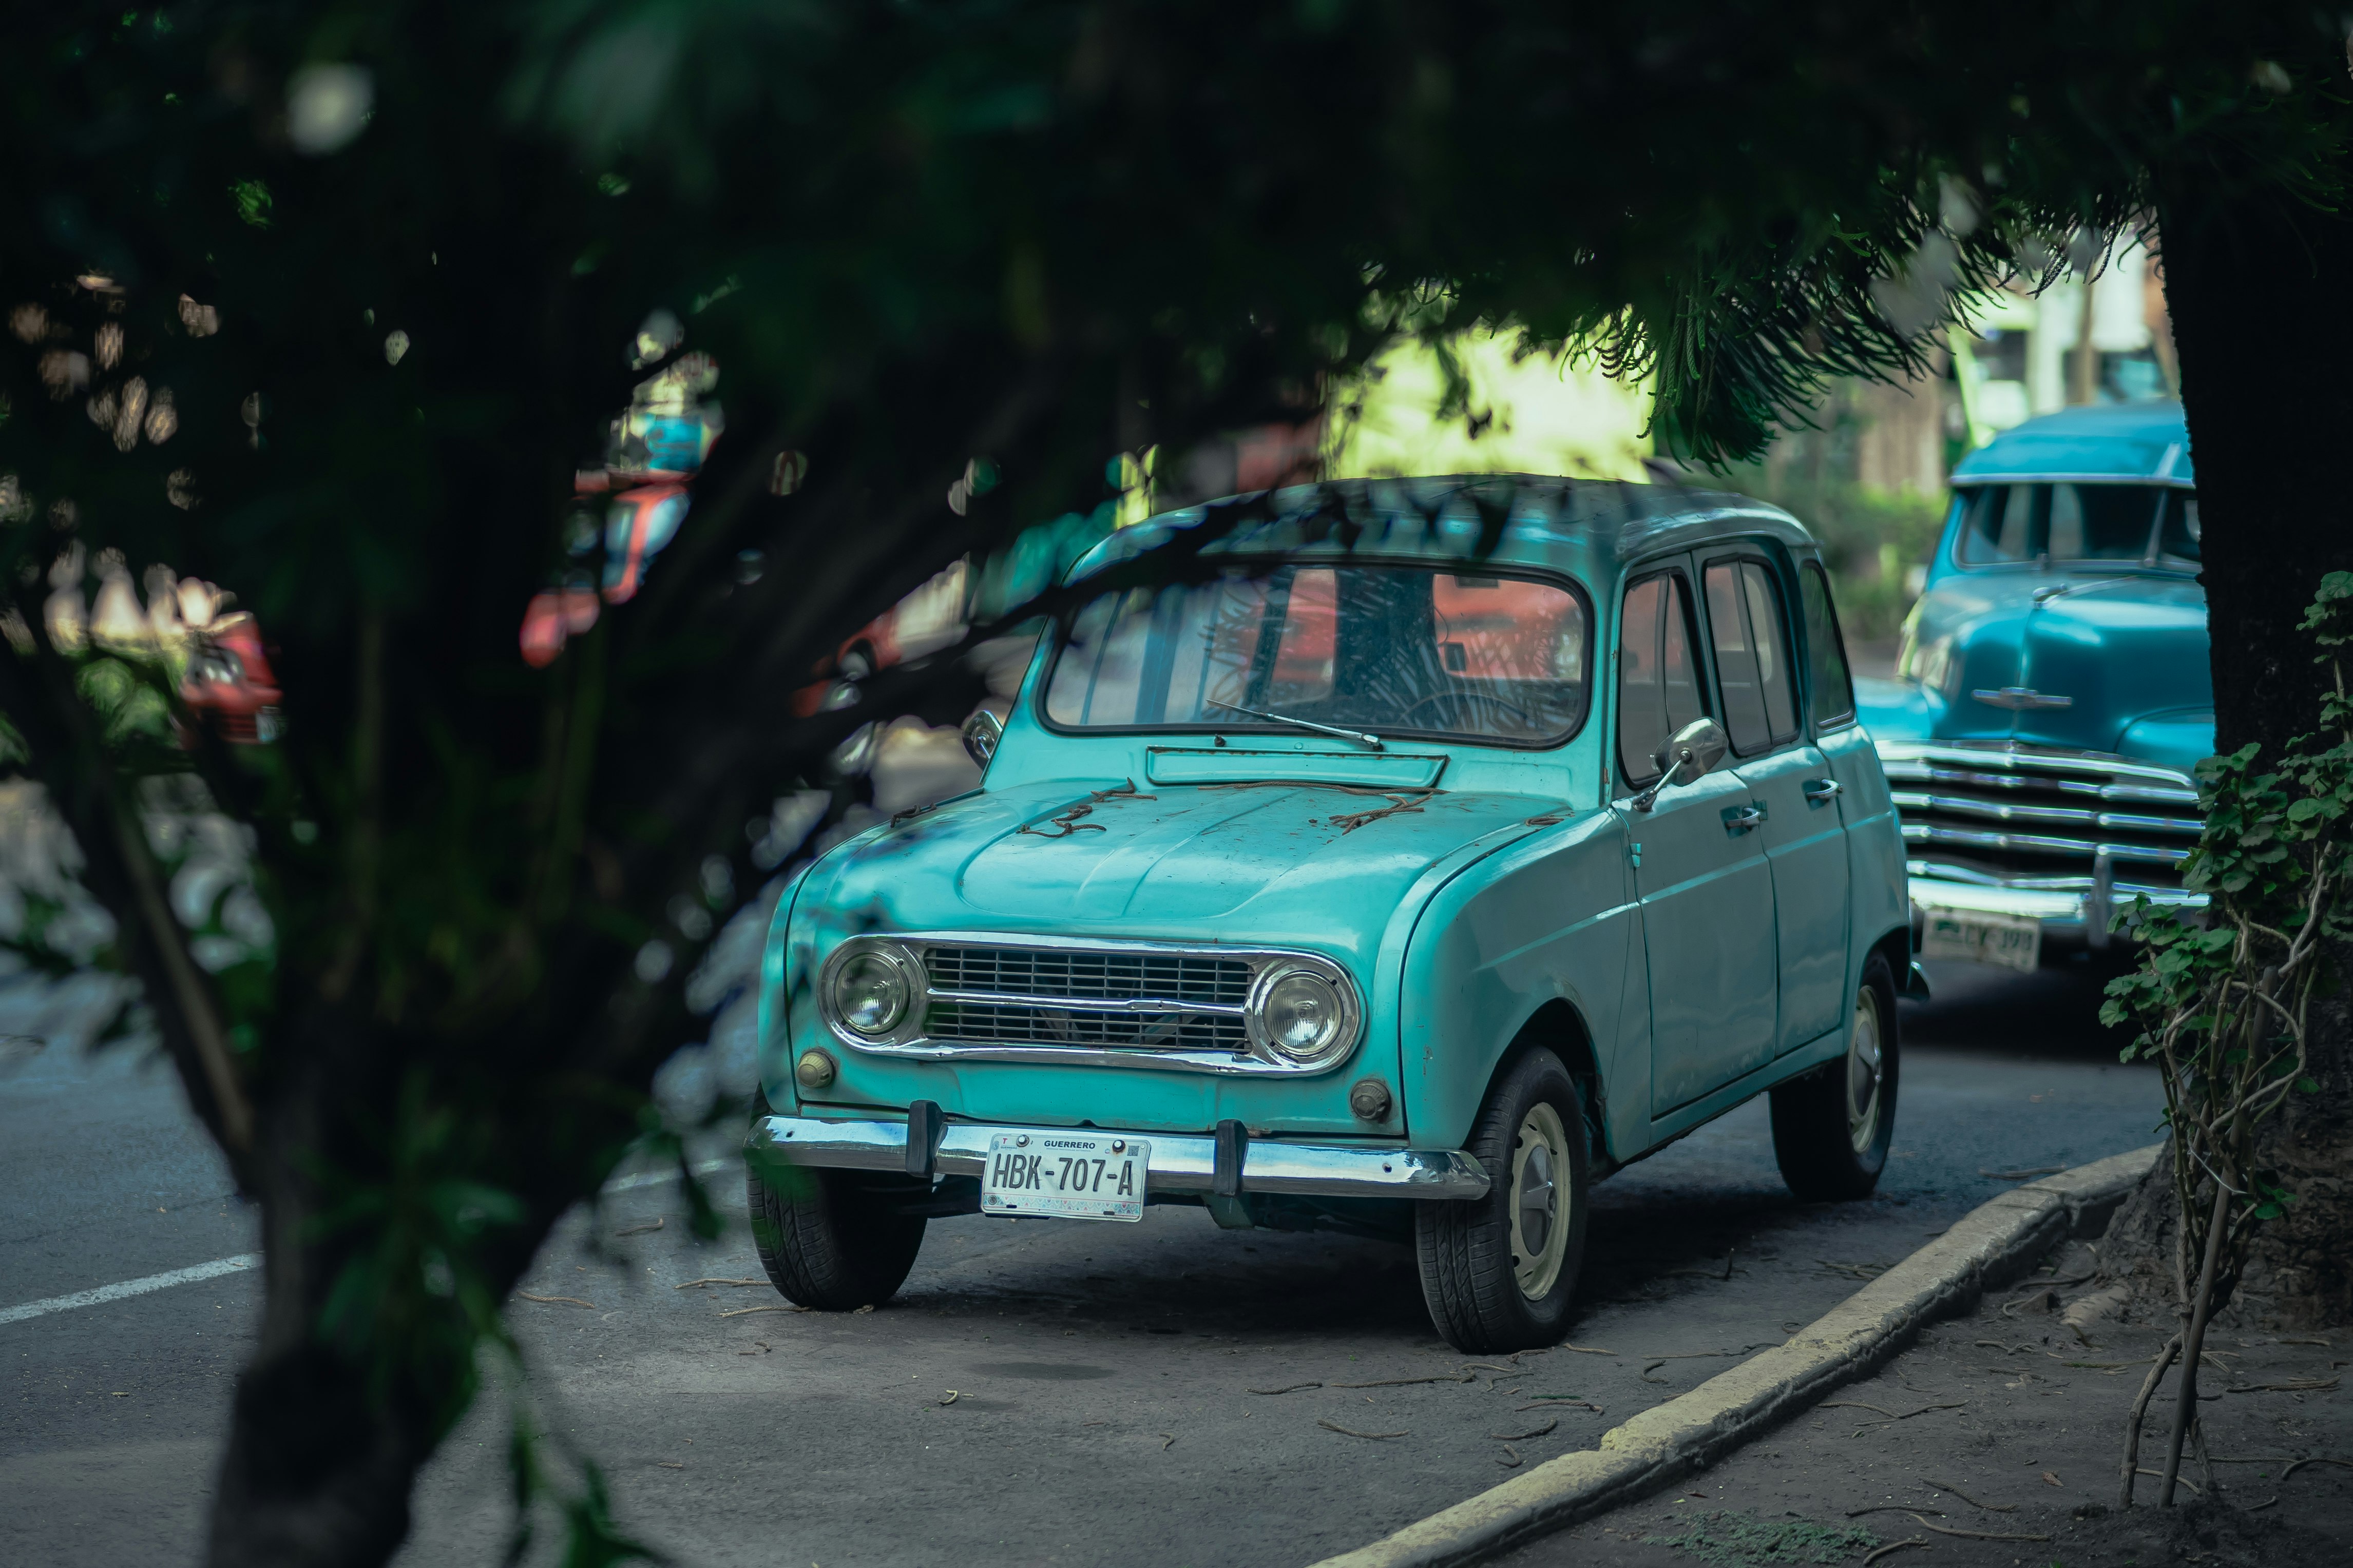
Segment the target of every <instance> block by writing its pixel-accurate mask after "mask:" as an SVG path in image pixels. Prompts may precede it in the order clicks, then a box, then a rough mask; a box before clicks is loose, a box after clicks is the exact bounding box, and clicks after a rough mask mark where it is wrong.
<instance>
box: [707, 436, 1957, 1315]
mask: <svg viewBox="0 0 2353 1568" xmlns="http://www.w3.org/2000/svg"><path fill="white" fill-rule="evenodd" d="M1271 508H1272V510H1271V516H1269V517H1267V518H1262V519H1261V520H1260V521H1253V522H1250V523H1249V524H1248V525H1246V526H1240V527H1237V528H1235V529H1234V530H1233V531H1231V532H1230V533H1228V534H1226V535H1225V536H1223V537H1219V538H1217V539H1216V540H1215V542H1213V543H1211V544H1209V545H1208V547H1207V548H1206V549H1204V550H1202V551H1201V552H1200V553H1199V554H1198V558H1197V560H1198V565H1197V566H1195V567H1194V568H1193V569H1192V570H1191V571H1189V572H1187V573H1186V574H1184V578H1183V581H1181V582H1180V583H1179V584H1176V585H1168V584H1166V582H1165V580H1163V581H1162V582H1161V583H1160V585H1157V586H1155V585H1153V582H1152V580H1150V579H1148V578H1146V577H1145V576H1144V575H1143V568H1142V567H1140V566H1137V565H1134V564H1131V563H1134V558H1135V557H1136V556H1137V555H1138V554H1139V553H1140V552H1143V551H1145V550H1146V549H1147V548H1149V547H1151V546H1153V545H1155V544H1159V543H1163V542H1170V541H1175V540H1180V539H1181V538H1182V536H1183V535H1184V532H1185V531H1187V530H1188V529H1192V528H1197V527H1200V526H1202V524H1203V523H1204V521H1205V520H1208V518H1210V517H1211V516H1212V515H1213V513H1212V512H1211V511H1210V510H1193V511H1188V512H1178V513H1173V514H1170V515H1168V516H1166V517H1163V518H1159V519H1156V520H1154V521H1151V522H1148V523H1145V524H1142V525H1139V526H1137V527H1135V528H1132V529H1128V530H1124V531H1121V532H1120V533H1118V534H1116V535H1114V536H1113V538H1112V539H1110V540H1109V541H1106V542H1104V543H1103V545H1101V546H1100V547H1098V548H1097V549H1096V550H1095V551H1094V552H1092V554H1091V555H1090V556H1089V557H1087V558H1086V559H1085V560H1083V561H1082V562H1081V563H1079V565H1078V566H1077V568H1076V569H1075V571H1074V574H1073V580H1074V581H1081V582H1083V581H1084V580H1086V579H1087V578H1089V577H1090V576H1101V577H1102V578H1103V582H1104V584H1105V585H1104V587H1103V591H1102V592H1101V593H1099V594H1097V595H1092V598H1091V599H1090V598H1086V596H1084V595H1082V599H1084V600H1085V602H1084V605H1083V607H1082V608H1081V609H1079V610H1077V611H1075V612H1074V613H1072V614H1071V615H1070V616H1067V617H1065V619H1064V620H1063V621H1062V622H1061V624H1060V625H1059V626H1056V627H1055V628H1053V630H1052V631H1051V632H1050V634H1049V635H1048V636H1047V637H1043V638H1042V639H1040V646H1039V651H1038V654H1037V657H1036V660H1035V662H1034V663H1033V665H1032V666H1031V668H1030V669H1029V675H1028V677H1027V679H1026V680H1025V682H1024V684H1023V686H1022V689H1021V692H1020V695H1019V697H1018V700H1016V702H1015V704H1014V706H1013V710H1012V713H1011V716H1010V718H1009V719H1008V720H1007V721H1004V722H1003V724H1002V726H1001V729H999V728H998V727H997V721H995V720H994V719H993V718H990V719H987V720H976V724H975V725H974V726H973V727H972V728H971V729H970V730H969V731H968V736H969V739H970V740H971V742H972V743H973V745H974V748H975V750H976V752H977V753H979V754H981V755H983V756H985V758H986V767H987V773H986V775H985V778H984V780H983V783H982V784H981V787H980V788H978V789H976V790H975V791H973V792H971V793H970V794H967V795H961V796H958V797H956V798H955V799H952V800H948V801H945V802H943V803H941V804H940V805H937V806H935V807H933V808H929V809H926V810H923V811H921V812H912V813H903V814H902V815H901V816H899V817H897V818H894V819H893V820H892V821H891V822H889V823H887V824H882V825H878V826H875V827H873V828H872V829H871V830H869V831H868V832H866V833H865V834H863V835H861V836H860V837H856V838H853V839H850V840H849V841H847V842H845V843H842V844H840V845H839V846H837V847H834V848H833V849H832V850H830V851H829V852H828V853H827V854H825V855H824V856H822V857H821V858H818V860H817V861H816V863H815V864H813V865H812V866H810V867H809V868H807V870H806V871H805V872H804V873H802V874H801V876H800V877H799V878H798V879H797V881H796V882H795V884H794V885H793V886H792V887H791V888H790V889H788V890H787V892H786V894H785V896H784V897H783V899H782V900H781V901H780V903H779V904H778V907H777V910H776V918H775V923H774V925H773V927H772V928H771V933H770V937H769V942H768V946H767V949H766V953H765V961H764V971H763V978H762V985H763V991H762V996H763V1010H762V1019H761V1031H762V1033H761V1038H762V1053H763V1054H762V1063H763V1074H764V1079H765V1091H766V1094H767V1098H768V1103H769V1105H770V1107H771V1108H773V1110H774V1112H775V1113H774V1114H771V1115H766V1116H763V1117H761V1118H759V1119H757V1120H756V1121H755V1122H754V1126H753V1129H752V1133H751V1137H750V1140H749V1142H748V1145H747V1152H748V1155H749V1164H750V1175H751V1182H750V1194H751V1201H752V1213H753V1215H754V1233H755V1237H756V1238H757V1240H758V1243H759V1247H760V1251H761V1257H762V1259H763V1261H764V1262H765V1264H766V1266H767V1268H768V1271H769V1274H770V1277H771V1278H772V1279H774V1280H775V1281H776V1285H777V1287H778V1288H779V1289H781V1290H783V1291H784V1292H785V1294H786V1295H787V1296H788V1297H790V1298H791V1299H792V1300H795V1301H797V1302H800V1303H802V1304H804V1305H807V1306H809V1307H815V1308H822V1309H830V1310H845V1309H849V1308H855V1307H858V1306H861V1305H864V1304H866V1303H869V1302H872V1301H877V1300H881V1299H883V1298H885V1297H887V1296H889V1295H890V1294H891V1293H892V1291H894V1290H895V1289H898V1287H899V1285H900V1283H901V1282H902V1280H903V1279H905V1277H906V1274H907V1271H908V1269H909V1268H911V1267H912V1265H913V1259H914V1257H915V1253H916V1249H917V1247H918V1246H919V1245H920V1244H921V1241H922V1239H923V1226H924V1221H925V1217H926V1216H928V1215H945V1214H955V1213H971V1212H975V1211H977V1212H979V1213H982V1214H988V1215H1007V1216H1011V1217H1029V1216H1033V1215H1037V1216H1060V1217H1065V1218H1071V1219H1091V1220H1097V1221H1120V1220H1135V1219H1138V1218H1140V1217H1142V1215H1143V1212H1144V1208H1145V1205H1147V1204H1168V1203H1176V1204H1191V1205H1200V1206H1202V1207H1204V1208H1206V1209H1208V1212H1209V1214H1210V1215H1211V1216H1212V1217H1213V1218H1214V1219H1215V1220H1216V1222H1217V1223H1218V1224H1219V1225H1221V1226H1232V1227H1240V1226H1272V1227H1278V1228H1294V1229H1305V1228H1313V1227H1317V1226H1326V1227H1333V1228H1338V1229H1344V1230H1351V1231H1356V1232H1361V1233H1372V1234H1377V1235H1384V1236H1389V1237H1396V1238H1398V1239H1399V1240H1409V1241H1410V1242H1411V1243H1412V1244H1413V1245H1414V1246H1415V1247H1417V1248H1418V1249H1419V1259H1420V1265H1421V1276H1422V1281H1423V1288H1424V1294H1425V1297H1426V1299H1427V1301H1428V1305H1429V1308H1430V1315H1431V1316H1432V1318H1433V1319H1435V1320H1436V1322H1437V1325H1438V1327H1439V1329H1440V1332H1442V1333H1443V1334H1444V1335H1445V1337H1446V1338H1447V1339H1448V1340H1450V1341H1451V1342H1453V1343H1454V1344H1456V1345H1458V1346H1460V1347H1461V1348H1463V1349H1465V1350H1479V1351H1499V1350H1510V1349H1514V1348H1520V1347H1525V1346H1530V1345H1536V1344H1544V1343H1550V1342H1553V1341H1555V1340H1556V1339H1557V1338H1558V1337H1559V1335H1560V1334H1561V1333H1562V1332H1564V1331H1565V1330H1566V1327H1567V1321H1568V1320H1567V1313H1568V1309H1569V1302H1570V1298H1571V1295H1572V1292H1573V1290H1574V1289H1575V1283H1576V1279H1577V1269H1578V1263H1579V1258H1580V1254H1581V1250H1582V1246H1583V1241H1584V1235H1585V1227H1586V1215H1587V1208H1588V1190H1589V1187H1590V1184H1591V1183H1592V1182H1594V1181H1596V1180H1598V1179H1599V1178H1600V1177H1601V1176H1603V1175H1605V1174H1607V1173H1609V1171H1611V1170H1614V1169H1616V1168H1617V1167H1619V1166H1620V1165H1623V1164H1625V1163H1628V1162H1630V1161H1632V1160H1636V1159H1639V1158H1641V1156H1643V1155H1644V1154H1647V1153H1650V1152H1653V1151H1655V1150H1657V1149H1658V1148H1660V1147H1661V1146H1662V1145H1663V1144H1665V1143H1666V1142H1670V1141H1672V1139H1674V1138H1676V1137H1679V1136H1680V1135H1682V1134H1683V1133H1685V1132H1688V1131H1691V1130H1692V1129H1693V1128H1694V1127H1696V1126H1698V1125H1699V1124H1701V1123H1702V1122H1704V1121H1708V1120H1709V1119H1710V1118H1712V1117H1715V1116H1718V1115H1721V1114H1722V1113H1724V1112H1725V1111H1726V1110H1730V1109H1732V1108H1733V1107H1734V1106H1736V1105H1738V1104H1740V1103H1741V1102H1743V1101H1744V1100H1748V1099H1749V1098H1751V1097H1752V1096H1754V1095H1757V1094H1758V1093H1760V1092H1764V1091H1767V1090H1770V1091H1771V1093H1772V1097H1773V1131H1774V1141H1775V1148H1776V1150H1777V1152H1778V1155H1779V1158H1780V1163H1781V1169H1782V1171H1783V1173H1784V1174H1785V1176H1786V1177H1787V1179H1788V1183H1789V1184H1790V1185H1791V1186H1792V1187H1793V1188H1794V1189H1795V1190H1797V1191H1798V1192H1799V1193H1800V1194H1804V1195H1806V1196H1808V1197H1811V1198H1824V1199H1831V1198H1854V1197H1860V1196H1862V1195H1864V1194H1867V1193H1869V1192H1870V1191H1871V1190H1872V1187H1873V1184H1874V1183H1875V1182H1876V1181H1877V1178H1878V1175H1879V1172H1880V1170H1881V1168H1882V1165H1883V1162H1884V1161H1885V1159H1886V1154H1887V1146H1888V1140H1889V1137H1890V1135H1891V1133H1892V1131H1893V1128H1894V1115H1895V1094H1896V1081H1897V1055H1896V1024H1895V998H1896V995H1897V994H1898V990H1899V988H1904V989H1909V988H1911V987H1913V986H1915V985H1916V984H1917V979H1916V973H1915V970H1914V968H1913V966H1912V963H1911V955H1910V937H1909V932H1908V931H1907V929H1906V923H1905V920H1906V911H1905V902H1904V867H1903V850H1902V845H1901V841H1900V839H1899V838H1898V837H1897V834H1896V827H1895V819H1894V815H1893V812H1892V810H1891V806H1890V803H1889V799H1888V794H1887V786H1886V783H1885V781H1884V780H1883V778H1882V776H1881V773H1880V767H1879V763H1878V759H1877V758H1876V756H1875V755H1874V754H1873V751H1872V748H1871V743H1870V742H1869V740H1868V739H1867V737H1866V736H1865V735H1864V733H1863V731H1862V728H1861V726H1860V725H1859V724H1858V723H1857V722H1856V721H1855V705H1854V697H1853V691H1852V682H1851V680H1850V679H1849V674H1848V667H1847V662H1846V656H1845V653H1844V651H1843V649H1842V647H1841V644H1840V641H1839V633H1838V626H1837V622H1836V619H1835V616H1834V614H1833V612H1832V608H1831V596H1830V590H1829V584H1828V580H1827V579H1826V578H1825V576H1824V575H1823V571H1822V567H1821V565H1820V560H1819V557H1818V552H1817V551H1816V549H1815V546H1814V542H1813V541H1812V540H1811V539H1810V537H1809V536H1808V535H1807V533H1806V531H1805V530H1804V529H1803V528H1801V527H1799V525H1798V523H1797V522H1796V521H1793V520H1792V519H1790V518H1789V517H1788V515H1787V514H1786V513H1784V512H1781V511H1779V510H1776V509H1774V508H1772V507H1769V506H1766V505H1762V504H1760V503H1758V502H1756V501H1752V500H1745V499H1743V498H1741V497H1738V496H1733V495H1722V494H1714V493H1707V492H1695V491H1691V490H1685V489H1671V488H1665V487H1647V486H1640V485H1620V484H1611V483H1599V482H1580V481H1571V480H1567V479H1525V478H1517V479H1514V478H1477V479H1415V480H1402V481H1392V482H1363V483H1353V484H1339V485H1328V486H1323V487H1316V488H1312V489H1303V490H1299V491H1296V492H1281V493H1278V494H1277V495H1276V496H1274V497H1273V498H1271Z"/></svg>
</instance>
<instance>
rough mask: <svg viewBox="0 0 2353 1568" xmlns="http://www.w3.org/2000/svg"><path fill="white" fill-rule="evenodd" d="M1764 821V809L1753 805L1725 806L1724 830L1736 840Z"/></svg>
mask: <svg viewBox="0 0 2353 1568" xmlns="http://www.w3.org/2000/svg"><path fill="white" fill-rule="evenodd" d="M1764 820H1765V808H1764V807H1763V806H1761V805H1755V804H1753V803H1752V804H1750V805H1727V806H1725V808H1724V830H1725V832H1726V833H1729V834H1731V835H1732V836H1733V837H1736V838H1737V837H1740V835H1742V834H1744V833H1747V832H1750V831H1752V830H1753V829H1755V827H1756V826H1757V824H1759V823H1761V822H1763V821H1764Z"/></svg>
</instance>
